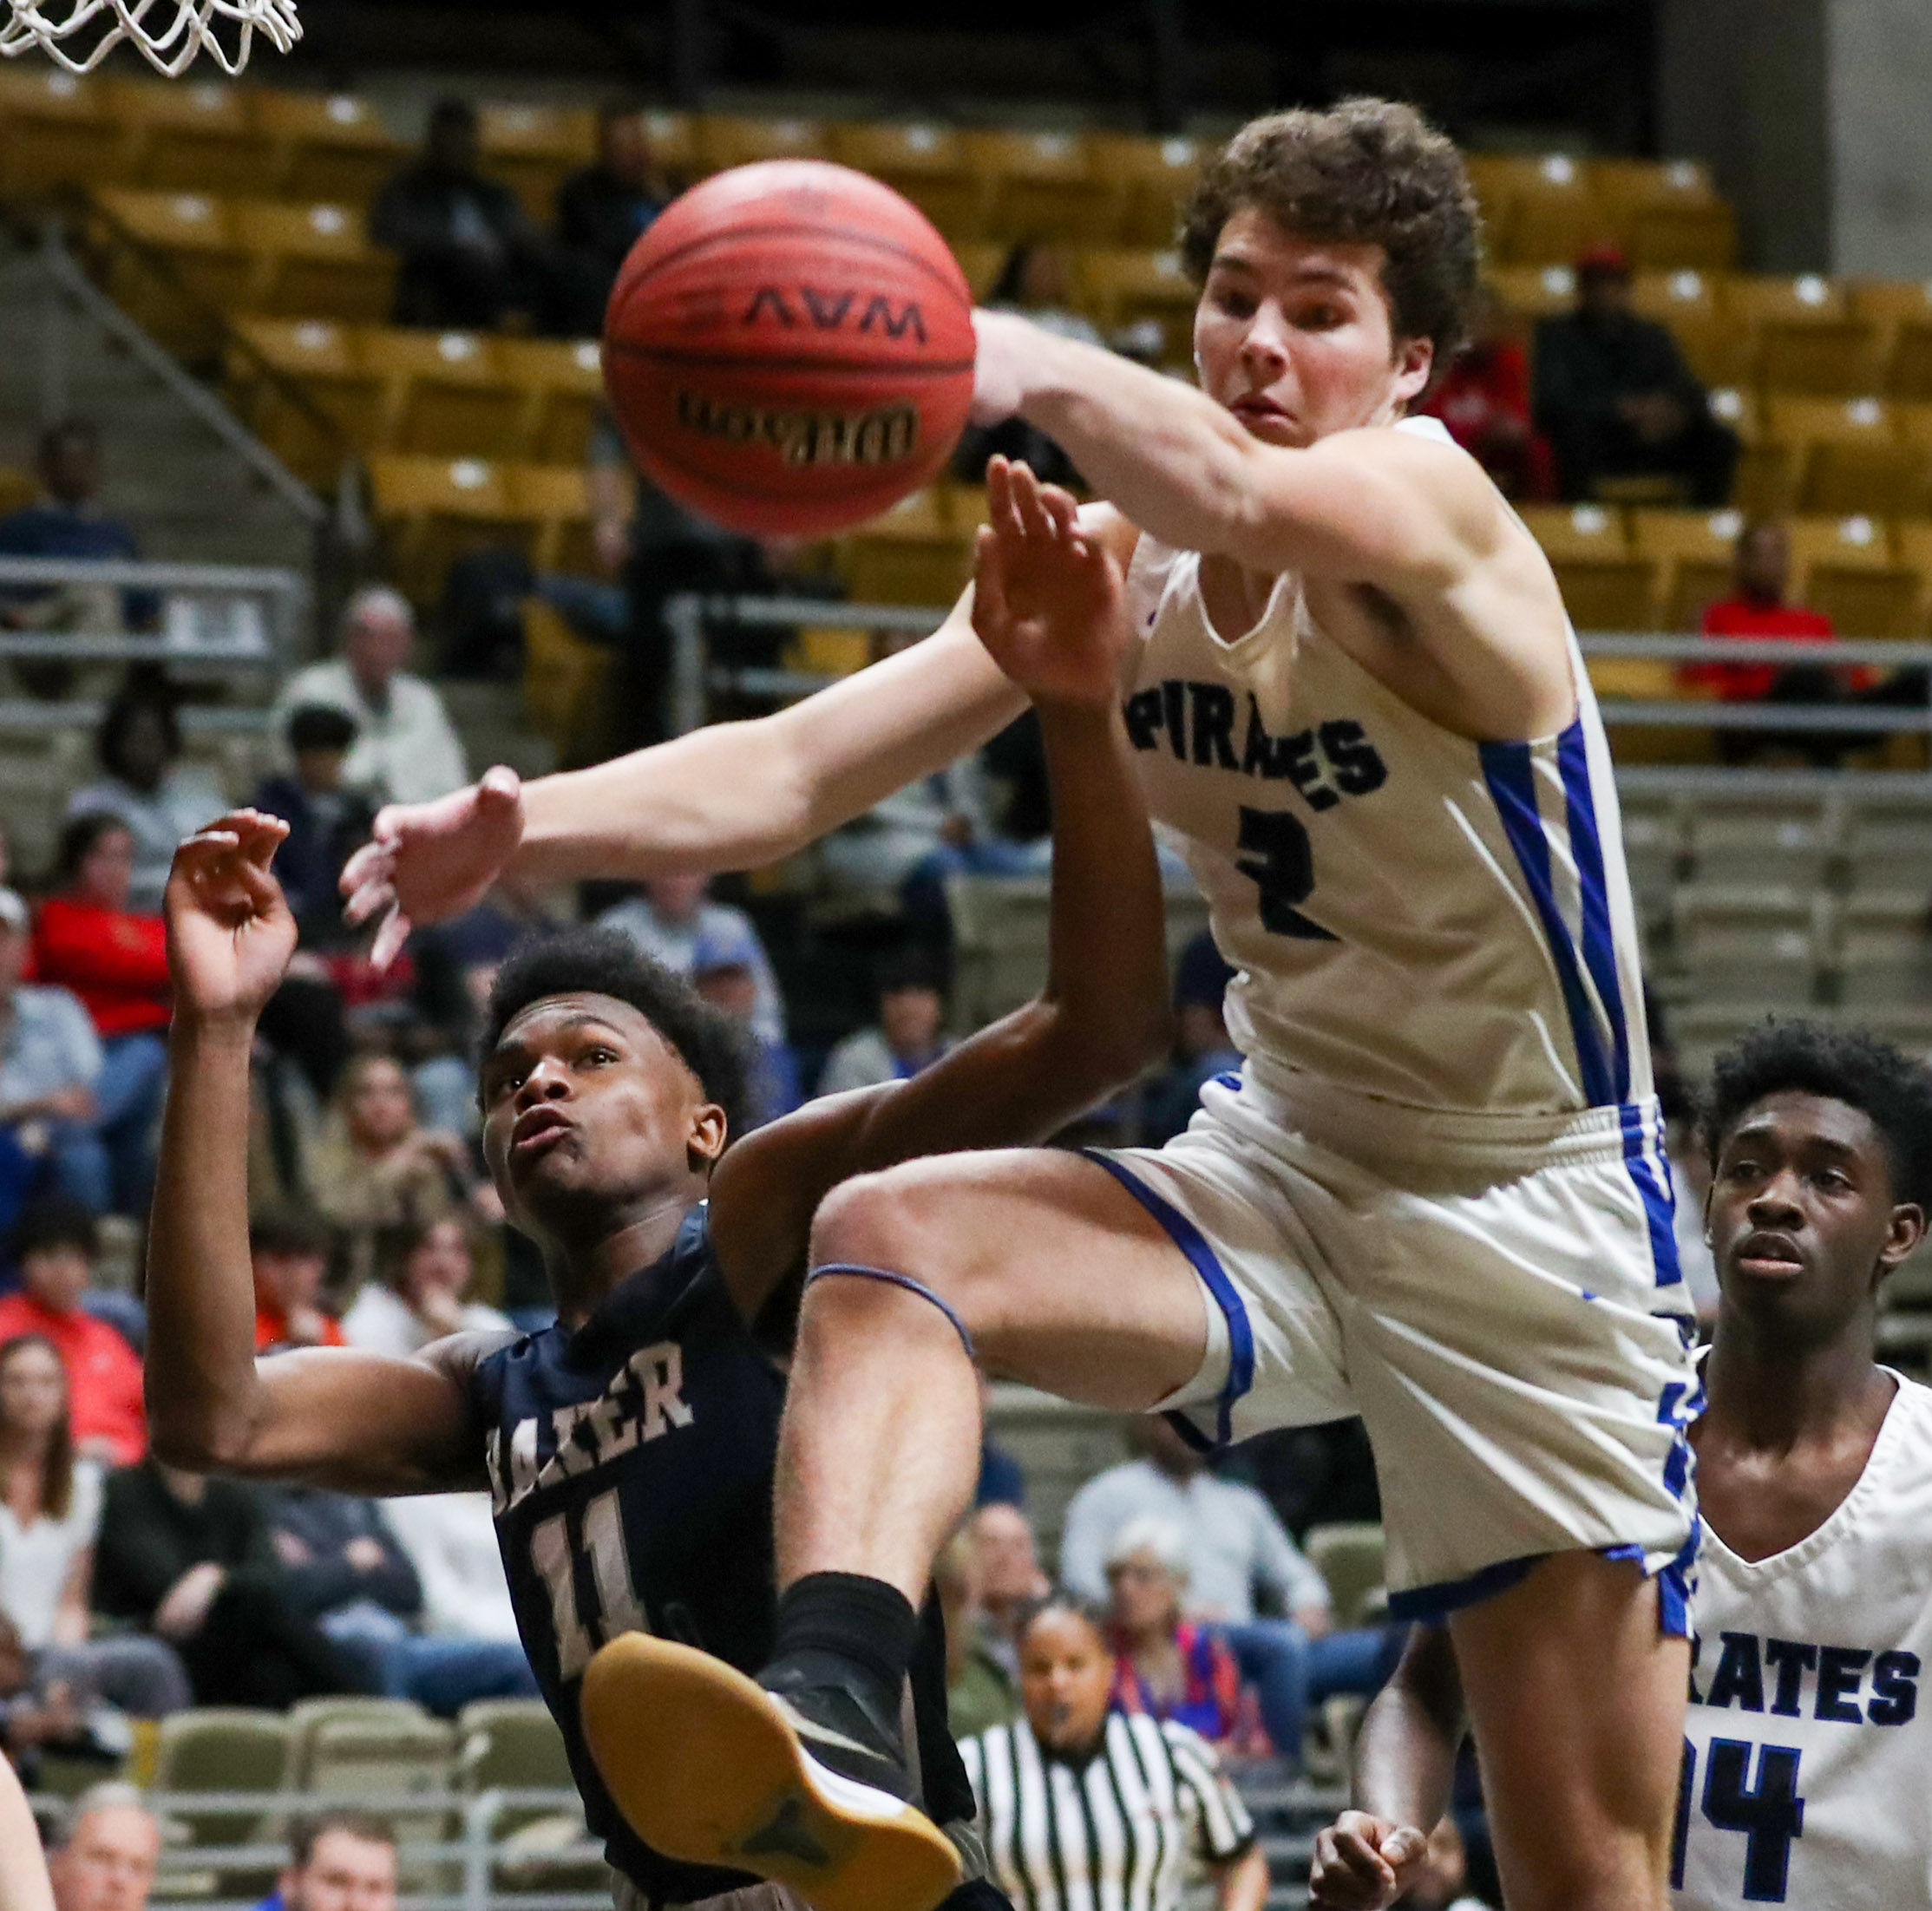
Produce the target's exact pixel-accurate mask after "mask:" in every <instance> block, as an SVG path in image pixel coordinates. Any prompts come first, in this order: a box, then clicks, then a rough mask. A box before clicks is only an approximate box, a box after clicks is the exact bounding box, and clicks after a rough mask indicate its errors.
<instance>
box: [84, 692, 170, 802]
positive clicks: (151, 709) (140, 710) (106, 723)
mask: <svg viewBox="0 0 1932 1911" xmlns="http://www.w3.org/2000/svg"><path fill="white" fill-rule="evenodd" d="M176 702H177V697H176V695H175V690H174V685H173V684H170V683H168V682H167V679H166V678H165V677H159V676H156V675H155V674H154V672H153V671H144V670H140V669H135V670H131V671H128V676H127V678H126V680H125V681H124V682H123V683H122V684H121V688H120V689H119V690H116V691H115V694H114V699H113V701H112V702H111V703H109V704H108V707H107V709H106V710H103V711H102V713H101V727H100V728H99V729H98V730H96V731H95V736H94V753H95V756H98V757H99V758H100V760H101V767H102V769H105V770H107V771H108V773H109V774H110V775H111V776H121V774H122V773H123V772H122V765H123V763H124V762H126V760H127V748H128V731H129V730H132V729H133V728H134V725H135V724H136V723H139V722H140V721H141V718H142V717H153V718H154V721H155V722H156V723H159V724H160V726H161V738H162V742H163V744H164V746H165V747H166V749H167V755H168V760H169V761H170V762H173V761H174V758H176V757H177V756H180V754H181V719H180V717H179V716H178V715H177V714H176V712H175V704H176Z"/></svg>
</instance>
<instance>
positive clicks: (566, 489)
mask: <svg viewBox="0 0 1932 1911" xmlns="http://www.w3.org/2000/svg"><path fill="white" fill-rule="evenodd" d="M503 482H504V488H505V492H506V494H507V495H508V499H509V501H510V506H511V508H512V509H513V510H514V511H515V512H516V513H517V514H519V515H520V516H522V517H527V518H528V519H529V520H531V522H532V523H534V525H535V526H536V527H537V538H536V555H535V563H536V566H537V568H538V569H539V570H540V571H569V572H573V573H579V574H582V573H586V572H589V571H592V570H594V569H595V567H596V562H597V560H596V555H595V553H594V552H593V550H592V547H591V508H590V480H589V479H588V477H587V476H586V474H585V471H584V468H583V466H582V465H580V464H560V465H553V464H511V465H506V466H504V468H503Z"/></svg>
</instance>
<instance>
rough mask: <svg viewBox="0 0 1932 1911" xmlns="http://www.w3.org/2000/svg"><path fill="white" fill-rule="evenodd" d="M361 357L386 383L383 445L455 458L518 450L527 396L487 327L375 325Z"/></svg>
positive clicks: (365, 335) (363, 343)
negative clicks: (484, 330) (456, 328)
mask: <svg viewBox="0 0 1932 1911" xmlns="http://www.w3.org/2000/svg"><path fill="white" fill-rule="evenodd" d="M361 356H362V363H363V370H366V371H369V372H371V373H373V374H374V375H375V376H377V377H379V378H381V379H382V380H383V385H384V391H383V422H382V425H381V428H380V436H379V437H378V439H377V442H378V443H380V444H381V445H382V446H383V448H385V449H389V450H394V451H401V452H411V453H416V454H417V455H422V456H427V457H449V458H458V457H468V458H501V457H507V456H509V455H513V454H514V452H515V450H516V448H517V426H518V423H519V422H520V419H521V414H522V411H523V409H524V407H525V404H526V398H525V395H524V394H523V393H522V392H521V391H520V390H519V389H517V388H516V386H514V384H513V383H511V382H510V380H509V378H508V375H507V374H506V373H505V371H504V370H503V368H502V366H501V363H499V361H498V357H497V341H496V340H495V339H494V337H490V336H489V335H488V334H487V333H481V332H468V331H446V332H429V331H411V330H406V329H403V328H401V327H396V328H391V329H381V330H377V329H370V330H366V331H364V332H363V334H362V338H361Z"/></svg>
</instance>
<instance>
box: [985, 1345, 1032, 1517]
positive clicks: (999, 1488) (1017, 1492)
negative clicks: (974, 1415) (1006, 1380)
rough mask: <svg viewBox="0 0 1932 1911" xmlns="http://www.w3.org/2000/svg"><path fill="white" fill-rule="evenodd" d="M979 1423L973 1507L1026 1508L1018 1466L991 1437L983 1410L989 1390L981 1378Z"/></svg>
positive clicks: (1022, 1474)
mask: <svg viewBox="0 0 1932 1911" xmlns="http://www.w3.org/2000/svg"><path fill="white" fill-rule="evenodd" d="M978 1378H979V1419H980V1425H981V1428H982V1431H981V1433H980V1436H979V1480H978V1482H976V1483H975V1484H974V1486H973V1505H974V1506H976V1507H981V1506H994V1505H1002V1504H1003V1505H1006V1506H1013V1507H1018V1508H1020V1509H1022V1510H1024V1509H1025V1505H1026V1475H1025V1471H1024V1470H1023V1469H1022V1468H1021V1466H1020V1463H1019V1462H1018V1460H1016V1459H1015V1458H1014V1457H1013V1456H1012V1454H1010V1453H1009V1452H1007V1450H1005V1447H1003V1446H1001V1445H1000V1444H999V1442H998V1441H997V1440H995V1439H994V1438H993V1437H992V1417H991V1415H990V1414H989V1412H988V1410H987V1409H988V1406H989V1404H990V1403H991V1401H992V1388H991V1386H990V1385H989V1384H987V1380H986V1375H985V1374H983V1373H982V1374H980V1375H979V1377H978Z"/></svg>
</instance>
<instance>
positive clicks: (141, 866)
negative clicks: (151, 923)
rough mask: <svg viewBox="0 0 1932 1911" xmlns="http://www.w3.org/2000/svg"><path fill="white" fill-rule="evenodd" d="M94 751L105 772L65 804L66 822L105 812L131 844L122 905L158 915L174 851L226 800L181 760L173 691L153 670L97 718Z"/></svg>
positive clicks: (130, 682) (134, 674)
mask: <svg viewBox="0 0 1932 1911" xmlns="http://www.w3.org/2000/svg"><path fill="white" fill-rule="evenodd" d="M94 749H95V756H98V757H99V759H100V762H101V768H102V769H103V770H104V771H106V773H107V774H106V775H105V776H103V777H102V779H101V780H100V781H99V782H92V783H88V784H86V785H84V786H83V787H82V789H77V790H75V792H74V794H73V795H71V796H69V798H68V801H67V815H68V819H69V821H72V820H73V819H74V818H75V817H76V816H88V815H96V814H100V813H102V812H104V813H106V814H107V815H112V816H118V817H119V818H120V819H121V821H122V822H123V823H125V824H126V825H127V827H128V834H130V835H132V836H133V838H134V874H133V877H132V879H131V880H130V881H129V883H128V907H129V908H131V909H134V910H137V911H138V912H139V913H141V914H142V915H154V914H156V913H159V911H160V906H161V891H162V890H163V889H165V888H166V887H167V871H168V866H169V865H170V864H171V863H172V862H173V861H174V852H175V850H176V849H178V848H180V846H181V844H182V843H184V842H185V841H187V839H188V838H189V837H190V836H192V835H193V834H194V833H195V831H196V830H198V829H200V828H201V827H202V826H203V825H204V824H206V823H207V822H210V821H213V819H214V818H215V817H217V816H219V815H221V814H222V812H223V811H224V810H225V809H226V808H227V807H228V800H227V798H226V796H225V795H223V794H222V792H221V789H220V788H219V785H218V784H217V783H216V782H215V781H214V779H213V777H212V776H209V775H208V773H207V771H206V770H205V769H199V768H197V767H195V766H194V765H193V764H184V763H183V762H181V725H180V719H179V718H178V717H176V716H175V714H174V690H172V689H171V688H170V686H169V684H168V683H167V679H166V678H165V677H161V676H160V675H157V674H155V673H154V672H152V671H147V670H142V669H140V668H136V669H134V670H132V671H129V672H128V677H127V681H126V682H125V683H124V684H122V685H121V689H120V690H119V692H118V693H117V694H116V695H115V698H114V700H113V701H112V702H111V703H110V704H108V707H107V709H106V710H105V711H104V712H103V713H102V718H101V728H100V730H98V731H97V732H96V733H95V743H94Z"/></svg>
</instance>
